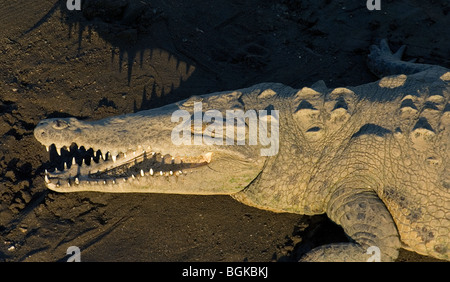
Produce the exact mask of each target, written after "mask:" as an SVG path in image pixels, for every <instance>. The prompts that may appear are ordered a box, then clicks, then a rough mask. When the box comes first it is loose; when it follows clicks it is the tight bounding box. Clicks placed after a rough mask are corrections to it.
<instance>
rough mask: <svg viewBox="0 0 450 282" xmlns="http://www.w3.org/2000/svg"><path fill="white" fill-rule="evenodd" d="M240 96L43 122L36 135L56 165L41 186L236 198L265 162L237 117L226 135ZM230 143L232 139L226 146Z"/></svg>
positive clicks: (243, 121) (212, 96)
mask: <svg viewBox="0 0 450 282" xmlns="http://www.w3.org/2000/svg"><path fill="white" fill-rule="evenodd" d="M241 95H242V94H241V93H240V92H232V93H219V94H217V93H215V94H209V95H202V96H193V97H191V98H189V99H187V100H184V101H181V102H179V103H174V104H170V105H166V106H164V107H160V108H157V109H150V110H146V111H141V112H137V113H133V114H127V115H121V116H115V117H109V118H105V119H102V120H96V121H83V120H78V119H76V118H52V119H46V120H43V121H41V122H40V123H39V124H38V125H37V127H36V128H35V131H34V135H35V137H36V139H37V140H38V141H39V142H40V143H42V144H43V145H45V146H46V148H47V151H49V152H50V160H51V164H52V165H53V166H54V167H55V166H56V167H55V168H49V169H48V170H46V171H45V182H46V185H47V186H48V188H50V189H52V190H55V191H59V192H77V191H99V192H149V193H178V194H232V193H235V192H237V191H240V190H242V189H243V188H244V187H246V186H247V185H248V184H249V183H250V182H251V181H252V180H253V179H255V178H256V176H257V175H258V174H259V173H260V172H261V171H262V168H263V165H264V160H265V159H266V158H267V157H266V156H264V155H263V154H261V148H262V147H261V146H260V145H259V144H254V143H252V142H251V140H250V139H251V138H250V137H251V136H250V135H251V133H252V132H250V131H249V130H248V126H249V119H248V118H245V117H244V118H243V117H242V116H240V118H241V120H240V121H241V122H240V121H239V115H238V117H237V118H236V119H235V121H236V122H234V121H233V123H232V127H231V128H232V130H233V131H234V130H236V132H233V133H232V135H230V132H231V131H228V129H227V128H226V125H227V124H226V123H225V119H226V117H227V116H226V111H227V110H234V111H235V113H243V109H244V104H243V101H242V100H241V99H240V97H241ZM239 111H240V112H239ZM250 117H252V116H251V115H250ZM242 118H243V119H242ZM242 129H243V130H244V131H240V133H239V130H242ZM242 133H243V134H242ZM232 137H235V139H236V140H232V142H229V140H228V139H230V138H232ZM227 138H228V139H227ZM227 142H228V143H227ZM250 143H251V144H252V145H249V144H250ZM238 144H239V145H238ZM265 145H266V147H267V143H266V144H265Z"/></svg>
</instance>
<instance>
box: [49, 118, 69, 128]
mask: <svg viewBox="0 0 450 282" xmlns="http://www.w3.org/2000/svg"><path fill="white" fill-rule="evenodd" d="M68 126H69V123H68V122H67V121H64V120H60V119H57V120H55V121H53V125H52V127H53V128H54V129H64V128H66V127H68Z"/></svg>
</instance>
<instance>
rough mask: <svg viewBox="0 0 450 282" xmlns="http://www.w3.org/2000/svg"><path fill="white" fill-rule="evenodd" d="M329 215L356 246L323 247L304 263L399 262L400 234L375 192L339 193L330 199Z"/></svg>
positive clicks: (310, 254)
mask: <svg viewBox="0 0 450 282" xmlns="http://www.w3.org/2000/svg"><path fill="white" fill-rule="evenodd" d="M327 215H328V217H329V218H330V219H331V220H333V221H334V222H336V223H337V224H339V225H340V226H342V227H343V229H344V231H345V233H346V234H347V235H348V236H349V237H350V238H351V240H352V241H353V242H351V243H338V244H329V245H324V246H320V247H318V248H315V249H313V250H312V251H311V252H309V253H307V254H306V255H305V257H303V258H302V261H370V260H375V261H377V260H378V259H379V260H380V261H392V260H395V259H396V258H397V256H398V249H399V248H400V239H399V235H398V231H397V228H396V226H395V223H394V221H393V219H392V217H391V215H390V213H389V212H388V210H387V209H386V207H385V205H384V204H383V202H382V201H381V200H380V199H379V198H378V196H377V195H376V194H375V192H373V191H369V190H362V189H361V191H355V189H350V188H341V189H338V190H337V191H336V192H334V193H333V194H332V196H331V198H330V201H329V203H328V207H327ZM374 256H375V257H374ZM374 258H375V259H374Z"/></svg>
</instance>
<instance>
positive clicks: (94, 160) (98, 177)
mask: <svg viewBox="0 0 450 282" xmlns="http://www.w3.org/2000/svg"><path fill="white" fill-rule="evenodd" d="M47 150H48V151H49V153H50V163H51V166H52V168H51V169H48V170H46V171H45V182H46V183H47V186H53V187H60V186H63V185H65V186H66V187H70V186H72V185H82V184H88V185H97V184H99V185H106V184H117V183H119V182H122V183H123V182H127V181H131V180H134V179H137V178H142V177H182V176H185V175H186V174H188V173H190V172H191V171H192V170H194V169H196V168H199V167H202V166H206V165H208V164H209V163H210V162H211V161H212V153H211V152H208V153H205V154H202V155H199V156H195V157H186V156H172V155H170V154H163V153H159V152H158V153H157V152H154V151H147V150H142V149H141V150H139V151H133V150H130V151H128V152H125V153H123V152H122V153H119V154H112V153H110V151H109V150H107V149H104V150H97V151H94V150H93V149H92V148H88V149H86V148H85V147H84V146H80V147H78V145H77V144H75V143H72V145H71V146H70V147H69V148H67V147H62V148H57V147H56V146H55V145H54V144H52V145H51V146H48V147H47Z"/></svg>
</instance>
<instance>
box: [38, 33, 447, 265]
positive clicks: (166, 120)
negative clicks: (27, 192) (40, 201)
mask: <svg viewBox="0 0 450 282" xmlns="http://www.w3.org/2000/svg"><path fill="white" fill-rule="evenodd" d="M403 50H404V48H401V50H399V51H398V52H397V53H395V54H392V53H391V51H390V50H389V47H388V46H387V43H386V41H384V40H383V41H382V42H381V44H380V46H372V49H371V54H370V55H369V67H371V70H372V71H373V72H374V73H376V74H389V75H390V76H388V77H384V78H381V79H380V80H379V81H377V82H374V83H369V84H366V85H361V86H357V87H348V88H336V89H328V88H326V86H325V84H324V83H323V82H318V83H316V84H315V85H313V86H312V87H311V88H308V87H304V88H302V89H300V90H295V89H292V88H290V87H288V86H285V85H282V84H277V83H263V84H258V85H255V86H253V87H250V88H246V89H240V90H236V91H233V92H221V93H213V94H209V95H202V96H194V97H193V98H190V99H188V100H185V101H181V102H180V103H176V104H171V105H167V106H164V107H161V108H158V109H152V110H148V111H142V112H138V113H135V114H128V115H122V116H118V117H111V118H107V119H103V120H99V121H90V122H85V121H79V120H76V119H74V118H70V119H48V120H44V121H42V122H41V123H40V124H39V125H38V126H37V127H36V129H35V136H36V138H37V139H38V140H39V142H41V143H42V144H44V145H45V146H47V147H49V146H50V145H52V144H55V147H56V148H58V149H59V148H61V147H63V146H66V147H69V146H70V145H71V144H72V142H74V143H76V144H77V145H78V146H80V147H81V146H84V147H85V148H93V149H94V151H97V150H101V151H102V152H103V155H105V153H106V152H110V154H109V156H108V157H107V160H106V161H101V160H100V161H97V159H96V160H95V161H90V160H89V158H88V162H91V164H90V165H85V164H82V163H81V159H80V157H79V156H78V155H76V153H69V152H67V151H64V150H63V153H62V155H63V157H61V158H56V159H59V160H60V161H61V160H64V159H67V157H69V160H70V158H71V157H73V156H74V155H75V157H77V156H78V159H77V160H76V162H77V163H75V164H74V165H70V162H69V165H68V167H67V168H66V169H65V170H63V171H62V164H61V165H60V167H59V170H58V171H55V172H47V173H46V175H45V180H46V183H47V186H48V187H49V188H50V189H52V190H55V191H60V192H76V191H99V192H148V193H185V194H228V195H231V196H232V197H233V198H235V199H236V200H238V201H241V202H242V203H245V204H248V205H251V206H255V207H258V208H261V209H267V210H272V211H275V212H292V213H299V214H308V215H313V214H322V213H326V214H327V215H328V217H329V218H330V219H331V220H333V221H334V222H336V223H337V224H339V225H341V226H342V227H343V229H344V231H345V232H346V233H347V235H348V236H349V237H350V238H351V239H352V240H353V242H351V243H343V244H331V245H326V246H321V247H318V248H316V249H314V250H312V251H311V252H309V253H308V254H306V255H305V257H304V258H303V260H311V261H322V260H325V261H365V260H367V259H369V258H370V257H371V255H372V254H373V253H372V251H373V246H375V247H376V248H375V250H379V251H380V254H379V258H380V259H381V260H383V261H390V260H394V259H395V258H396V257H397V256H398V249H399V248H400V247H401V244H402V243H403V247H406V248H408V249H411V250H414V251H416V252H418V253H421V254H425V255H430V256H433V257H436V258H440V259H444V260H450V257H449V256H450V238H449V231H450V217H449V214H450V193H449V189H450V178H449V175H450V173H449V172H450V166H449V161H448V160H449V157H450V153H449V151H450V150H449V146H450V138H449V137H450V130H449V127H450V107H449V99H450V84H449V82H450V72H449V70H447V69H445V68H443V67H439V66H432V65H425V64H415V63H412V62H403V61H401V55H402V54H401V53H402V52H403ZM199 101H201V102H202V107H203V109H202V110H203V113H205V112H206V111H207V110H218V111H219V112H221V113H223V116H224V117H225V111H226V110H229V109H242V110H243V111H248V110H255V111H256V112H257V111H258V110H277V111H279V117H276V116H273V117H271V118H266V119H269V120H270V121H271V123H270V124H272V123H273V124H278V125H279V134H278V139H277V140H278V141H279V143H278V144H279V147H277V150H276V154H274V155H267V154H266V155H263V154H261V152H262V150H263V149H266V148H267V147H268V145H267V144H263V145H261V144H260V142H258V144H256V145H255V144H250V140H249V136H248V135H249V125H248V124H249V121H247V125H246V126H244V127H245V129H246V132H247V135H246V137H245V144H246V145H245V146H238V145H177V146H175V145H174V144H173V142H172V141H171V140H172V139H171V132H172V130H173V129H174V126H175V125H176V124H178V123H174V122H172V120H171V116H172V114H173V113H174V112H175V111H176V110H180V109H184V110H186V111H188V112H189V113H190V114H193V112H194V103H195V102H199ZM269 114H270V113H269ZM193 115H195V114H193ZM259 118H260V119H261V118H262V116H259ZM175 121H176V122H178V120H175ZM208 125H209V124H200V127H198V126H197V127H195V126H192V127H190V130H189V133H190V134H192V138H195V137H193V136H195V135H196V134H201V133H202V132H203V133H204V134H206V132H208V131H207V130H206V129H207V128H208ZM239 126H240V127H243V125H239V124H237V125H235V127H239ZM250 127H251V126H250ZM241 129H242V128H241ZM272 145H273V144H272ZM53 148H54V147H53V146H52V147H51V153H52V154H53V155H55V153H54V152H53V150H54V149H53ZM73 148H75V149H76V147H73ZM75 149H74V151H76V150H75ZM160 152H161V154H162V155H164V154H166V153H170V154H171V156H173V158H174V160H173V162H174V163H175V164H172V157H171V156H166V158H165V163H168V164H166V165H162V164H161V163H159V162H158V161H159V158H160V155H159V154H158V153H160ZM123 153H125V154H126V156H124V154H123ZM154 153H156V155H155V156H153V154H154ZM144 156H145V157H144ZM113 157H114V159H113ZM135 158H137V159H135ZM143 159H145V160H143ZM149 159H150V160H149ZM155 159H158V160H156V161H155ZM97 162H98V163H97ZM135 162H137V163H138V164H136V165H135ZM124 163H130V165H127V166H124ZM163 163H164V162H163ZM80 165H81V166H80ZM116 167H120V169H117V168H116ZM128 167H129V168H128ZM150 168H151V169H150ZM97 170H99V171H100V172H99V173H95V172H96V171H97ZM89 172H91V173H92V174H89Z"/></svg>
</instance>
